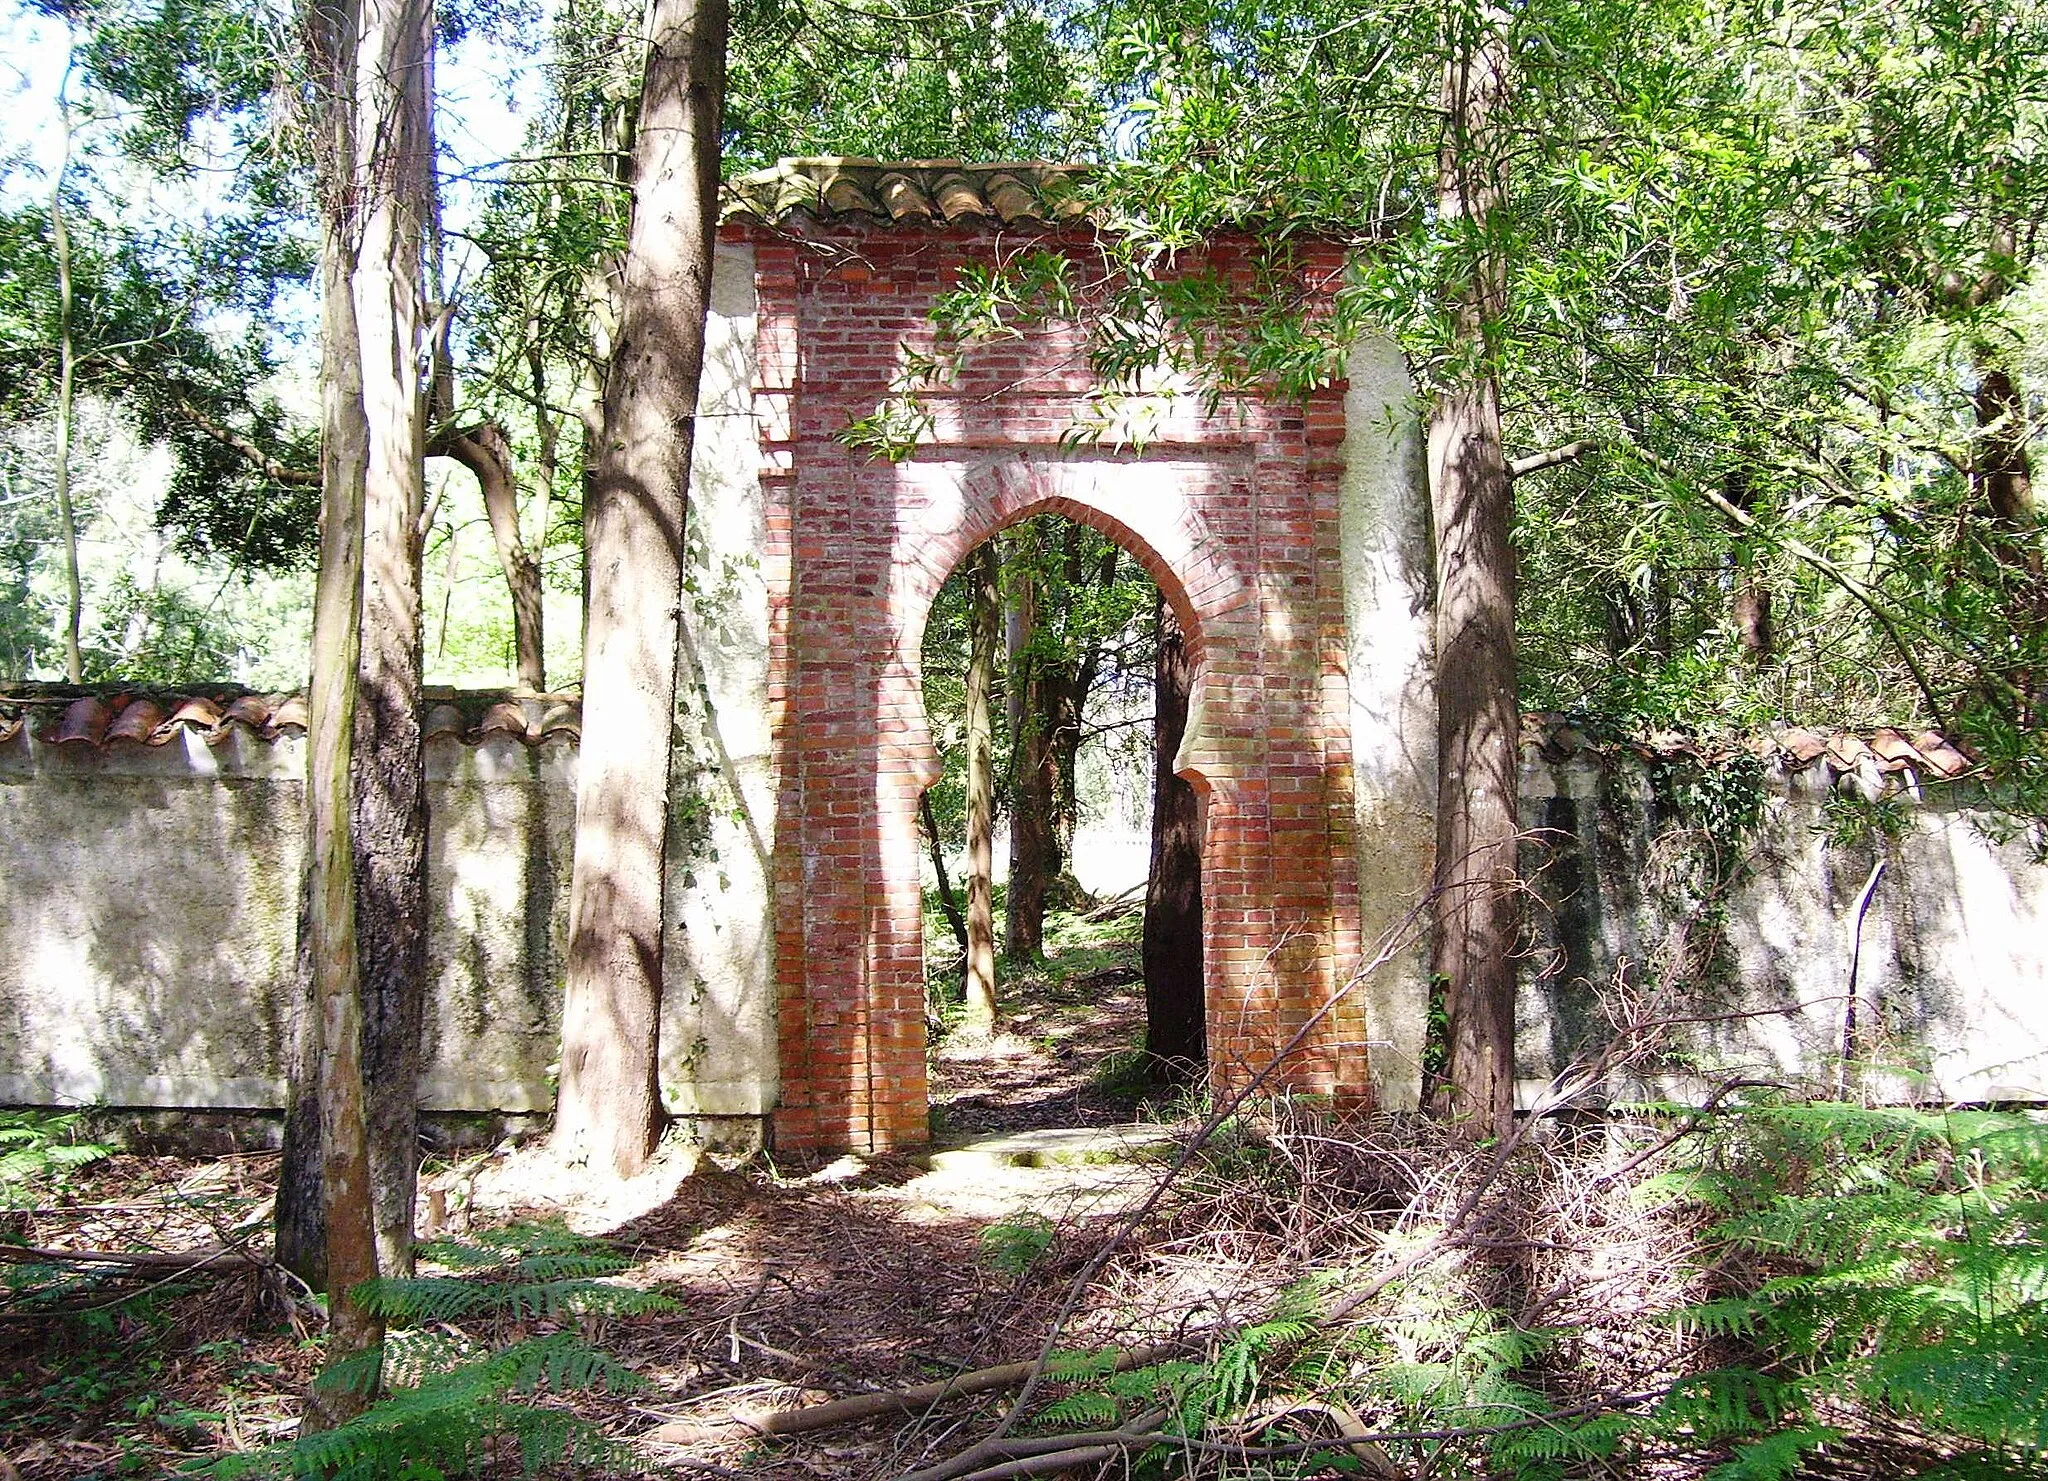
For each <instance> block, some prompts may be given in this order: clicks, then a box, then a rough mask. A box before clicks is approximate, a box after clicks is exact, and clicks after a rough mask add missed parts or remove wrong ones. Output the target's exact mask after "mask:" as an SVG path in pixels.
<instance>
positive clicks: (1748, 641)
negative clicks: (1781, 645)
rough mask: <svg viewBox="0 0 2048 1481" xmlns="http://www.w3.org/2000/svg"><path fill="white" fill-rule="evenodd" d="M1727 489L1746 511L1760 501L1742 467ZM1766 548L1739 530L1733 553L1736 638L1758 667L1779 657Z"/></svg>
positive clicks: (1730, 614) (1732, 600)
mask: <svg viewBox="0 0 2048 1481" xmlns="http://www.w3.org/2000/svg"><path fill="white" fill-rule="evenodd" d="M1723 492H1724V493H1726V495H1727V497H1728V502H1729V503H1731V504H1733V505H1734V506H1735V507H1736V508H1738V509H1741V510H1743V511H1744V512H1745V513H1746V512H1748V511H1749V509H1750V507H1751V506H1752V505H1753V504H1754V503H1755V502H1756V494H1755V490H1754V489H1752V488H1751V487H1750V482H1749V478H1748V477H1747V475H1746V474H1744V473H1743V472H1742V471H1741V470H1739V469H1738V470H1737V471H1735V472H1733V473H1730V474H1729V475H1728V477H1727V478H1726V480H1725V481H1724V488H1723ZM1762 556H1763V549H1762V546H1761V545H1760V543H1759V542H1758V541H1757V540H1756V539H1754V538H1753V537H1752V536H1751V535H1750V534H1749V533H1748V532H1747V531H1737V532H1736V535H1735V543H1734V547H1733V549H1732V551H1731V552H1730V555H1729V564H1730V566H1731V567H1732V571H1731V575H1732V576H1733V585H1734V594H1733V596H1732V597H1731V598H1730V600H1729V608H1728V620H1729V624H1730V626H1732V627H1733V628H1734V629H1735V640H1736V642H1738V643H1740V644H1741V645H1742V652H1743V655H1744V656H1745V657H1746V658H1747V659H1748V660H1749V662H1750V664H1751V666H1752V667H1754V668H1759V669H1761V668H1765V667H1768V666H1769V664H1770V663H1771V661H1772V660H1773V659H1774V658H1776V657H1777V643H1778V639H1777V630H1776V627H1775V624H1774V623H1773V622H1772V620H1771V583H1770V578H1769V577H1768V576H1767V575H1766V574H1765V572H1764V571H1763V569H1762V567H1761V564H1760V562H1761V559H1762Z"/></svg>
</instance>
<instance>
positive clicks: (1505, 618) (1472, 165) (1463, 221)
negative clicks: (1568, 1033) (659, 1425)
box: [1429, 9, 1521, 1136]
mask: <svg viewBox="0 0 2048 1481" xmlns="http://www.w3.org/2000/svg"><path fill="white" fill-rule="evenodd" d="M1450 24H1451V26H1452V28H1453V34H1452V45H1451V50H1450V61H1449V64H1448V66H1447V67H1446V69H1445V75H1444V99H1443V102H1444V117H1445V135H1444V141H1443V147H1442V154H1441V160H1440V167H1439V189H1438V209H1439V214H1440V216H1441V218H1442V220H1443V221H1444V223H1445V224H1446V226H1447V228H1448V229H1450V230H1454V231H1455V230H1461V229H1462V230H1463V231H1464V232H1465V233H1466V234H1467V240H1468V242H1469V244H1470V247H1471V251H1472V262H1471V267H1470V276H1469V277H1468V278H1466V279H1464V280H1463V281H1454V282H1452V283H1449V284H1447V285H1446V295H1447V297H1448V298H1449V299H1450V300H1451V302H1452V303H1453V305H1454V312H1455V314H1456V320H1457V325H1458V330H1459V334H1460V336H1461V339H1462V341H1463V343H1462V344H1461V345H1460V346H1459V347H1458V348H1459V349H1460V350H1461V351H1462V352H1463V353H1464V354H1465V355H1466V356H1467V357H1469V358H1468V360H1467V362H1466V364H1465V365H1464V367H1463V368H1462V369H1460V370H1459V371H1458V372H1457V373H1456V374H1455V376H1454V378H1453V380H1452V383H1451V384H1449V385H1447V386H1446V387H1444V389H1443V390H1442V391H1441V392H1440V393H1439V395H1438V397H1437V400H1436V403H1435V405H1434V407H1433V408H1432V410H1431V412H1430V417H1429V471H1430V497H1431V503H1432V506H1433V513H1434V516H1435V525H1436V547H1437V591H1436V597H1437V613H1436V618H1437V623H1436V638H1437V685H1438V689H1437V706H1438V718H1437V751H1438V761H1437V766H1438V771H1437V787H1438V803H1437V832H1436V851H1437V856H1436V893H1435V897H1434V904H1433V911H1432V916H1433V918H1432V925H1433V926H1434V928H1435V939H1434V949H1433V959H1432V967H1433V970H1434V972H1435V973H1436V974H1437V975H1438V976H1439V977H1440V978H1441V980H1442V981H1443V983H1444V993H1445V1004H1446V1009H1447V1012H1448V1016H1449V1024H1448V1034H1449V1043H1448V1050H1449V1059H1448V1064H1447V1068H1446V1076H1445V1090H1444V1093H1443V1095H1442V1096H1441V1097H1440V1105H1439V1109H1441V1110H1443V1111H1446V1112H1448V1113H1450V1114H1452V1115H1455V1116H1457V1117H1459V1118H1461V1119H1462V1121H1463V1123H1464V1124H1465V1125H1467V1126H1468V1127H1469V1128H1471V1129H1472V1131H1473V1133H1474V1134H1475V1135H1481V1136H1484V1135H1489V1134H1497V1133H1499V1132H1501V1131H1503V1130H1505V1129H1506V1128H1507V1127H1509V1126H1510V1125H1512V1123H1513V1119H1514V1102H1515V1065H1514V1032H1515V964H1514V957H1513V953H1514V947H1515V919H1516V890H1515V839H1516V834H1517V831H1518V823H1517V818H1516V806H1517V776H1516V766H1517V763H1518V761H1519V750H1520V730H1521V711H1520V706H1519V703H1518V702H1517V698H1516V694H1515V555H1514V546H1513V544H1512V543H1511V528H1512V523H1513V508H1514V506H1513V498H1512V495H1511V493H1510V486H1509V479H1508V470H1507V460H1506V458H1505V456H1504V454H1503V452H1502V449H1501V437H1500V391H1499V382H1498V377H1497V373H1496V371H1495V369H1494V356H1493V336H1494V332H1495V330H1496V327H1497V325H1498V324H1499V322H1500V318H1501V316H1502V313H1503V310H1504V307H1505V303H1504V300H1505V297H1506V276H1505V270H1504V266H1503V255H1504V246H1503V244H1502V243H1501V241H1500V239H1499V233H1500V232H1501V231H1502V229H1503V223H1501V222H1500V221H1499V219H1498V213H1499V212H1500V211H1501V209H1502V206H1503V204H1504V201H1505V192H1506V165H1505V162H1504V159H1503V148H1502V142H1501V139H1500V137H1499V133H1498V117H1497V115H1498V111H1499V109H1500V107H1501V105H1502V103H1503V102H1504V100H1505V94H1506V89H1507V67H1508V60H1507V44H1506V38H1505V34H1504V33H1505V30H1506V24H1507V23H1506V18H1505V17H1504V16H1503V15H1501V14H1500V13H1499V12H1498V11H1494V10H1490V9H1488V10H1471V11H1454V12H1453V13H1452V18H1451V21H1450Z"/></svg>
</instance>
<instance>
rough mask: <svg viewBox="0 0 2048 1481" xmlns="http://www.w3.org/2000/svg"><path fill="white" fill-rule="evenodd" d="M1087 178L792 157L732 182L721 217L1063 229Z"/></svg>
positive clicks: (1035, 168) (1035, 167)
mask: <svg viewBox="0 0 2048 1481" xmlns="http://www.w3.org/2000/svg"><path fill="white" fill-rule="evenodd" d="M1087 173H1088V167H1087V166H1086V165H1060V164H1051V163H1048V162H1047V161H1045V160H1023V161H1015V162H1002V163H990V164H969V163H964V162H962V161H960V160H957V159H919V160H891V161H884V160H875V159H857V158H847V157H839V156H823V157H817V158H806V159H785V160H782V161H780V162H779V163H777V164H775V165H773V166H771V167H770V168H768V169H765V170H756V171H754V172H753V173H752V174H748V175H741V176H740V177H739V178H738V179H735V180H731V181H728V182H727V183H726V186H725V200H724V205H723V209H722V210H721V213H720V214H721V215H722V216H723V217H724V219H725V220H727V221H759V222H764V223H769V224H774V223H779V222H783V221H786V220H787V219H789V218H790V217H791V216H794V215H796V214H797V213H799V212H802V213H803V214H805V215H808V216H810V217H811V218H812V219H813V220H816V221H834V220H840V219H844V218H849V217H863V218H866V219H868V220H871V221H876V222H879V223H881V224H883V225H887V226H931V225H933V224H935V223H943V224H945V225H948V226H959V225H986V226H1041V227H1042V226H1059V225H1063V224H1065V223H1067V222H1070V221H1075V220H1078V219H1080V218H1081V217H1082V216H1084V215H1085V214H1086V211H1087V207H1086V206H1085V204H1084V203H1083V202H1082V201H1081V200H1080V198H1079V196H1078V194H1077V192H1076V189H1075V187H1076V186H1078V185H1079V184H1080V183H1081V181H1082V179H1083V178H1084V177H1085V176H1086V175H1087Z"/></svg>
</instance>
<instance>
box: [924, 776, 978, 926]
mask: <svg viewBox="0 0 2048 1481" xmlns="http://www.w3.org/2000/svg"><path fill="white" fill-rule="evenodd" d="M917 815H918V820H919V821H920V822H921V823H923V825H924V844H925V849H926V850H927V852H928V853H929V854H930V856H931V861H932V873H933V875H934V876H936V878H937V879H938V882H939V909H941V910H943V911H944V912H945V914H946V924H947V925H948V926H950V927H952V930H953V940H954V941H955V942H957V943H958V944H959V947H960V960H961V963H962V965H963V966H964V965H965V963H966V961H967V917H966V916H964V915H962V914H961V913H960V901H959V899H958V898H957V897H956V896H955V895H954V894H953V878H952V876H951V875H949V874H948V873H947V872H946V845H945V840H944V839H943V838H942V837H941V836H940V833H939V815H938V814H937V813H936V812H935V811H933V809H932V794H931V793H929V792H927V793H925V794H924V796H922V797H920V798H918V799H917Z"/></svg>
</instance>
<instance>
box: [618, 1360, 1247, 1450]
mask: <svg viewBox="0 0 2048 1481" xmlns="http://www.w3.org/2000/svg"><path fill="white" fill-rule="evenodd" d="M1207 1335H1208V1334H1206V1333H1202V1334H1197V1335H1195V1336H1191V1337H1189V1338H1188V1339H1186V1340H1184V1341H1180V1342H1163V1343H1160V1344H1158V1345H1156V1346H1153V1347H1140V1348H1133V1349H1132V1350H1131V1351H1129V1352H1125V1353H1119V1354H1118V1355H1117V1359H1116V1364H1115V1367H1114V1369H1113V1370H1112V1371H1114V1372H1118V1373H1122V1372H1126V1371H1128V1370H1129V1369H1132V1368H1143V1367H1147V1366H1149V1365H1151V1364H1153V1363H1157V1362H1163V1361H1164V1360H1165V1359H1167V1358H1170V1357H1175V1356H1177V1355H1179V1354H1180V1353H1183V1352H1186V1351H1187V1350H1188V1348H1189V1347H1190V1346H1192V1345H1194V1344H1195V1343H1197V1342H1199V1341H1201V1340H1202V1338H1203V1337H1206V1336H1207ZM1038 1367H1039V1360H1038V1359H1031V1360H1029V1361H1026V1362H1019V1363H1002V1364H999V1365H998V1366H996V1367H993V1368H977V1369H975V1370H974V1371H972V1372H970V1373H957V1374H955V1375H954V1376H953V1377H951V1378H942V1379H939V1380H937V1381H936V1382H933V1383H920V1384H918V1385H917V1386H916V1387H914V1388H899V1389H888V1390H884V1391H882V1392H880V1393H872V1394H852V1395H849V1396H848V1397H846V1398H843V1399H829V1400H827V1401H826V1402H824V1403H822V1404H804V1405H800V1406H798V1407H796V1408H793V1409H753V1410H746V1409H742V1410H738V1411H736V1412H734V1413H732V1414H728V1415H726V1416H725V1417H724V1418H722V1419H714V1420H687V1419H686V1420H674V1421H671V1422H670V1423H668V1424H664V1425H661V1426H658V1427H657V1428H656V1429H654V1430H652V1431H650V1432H649V1433H648V1434H647V1435H646V1436H645V1437H644V1438H646V1439H648V1440H652V1441H654V1442H655V1443H656V1444H660V1445H698V1444H703V1443H705V1442H706V1441H713V1440H733V1439H740V1438H743V1437H746V1436H749V1435H803V1434H809V1433H811V1432H812V1431H814V1430H826V1429H832V1428H834V1427H835V1426H838V1425H842V1424H858V1423H860V1422H861V1421H862V1420H865V1419H875V1418H879V1417H880V1416H882V1415H884V1414H915V1413H917V1412H918V1411H919V1410H922V1409H929V1408H930V1407H931V1406H932V1405H934V1404H940V1403H944V1402H945V1401H946V1400H948V1399H958V1398H964V1397H966V1396H968V1395H970V1394H986V1393H994V1392H997V1391H999V1390H1001V1389H1006V1388H1015V1387H1017V1385H1019V1384H1020V1383H1023V1382H1024V1381H1025V1380H1026V1379H1027V1378H1029V1377H1030V1376H1031V1375H1032V1374H1033V1373H1034V1372H1036V1371H1037V1369H1038Z"/></svg>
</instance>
